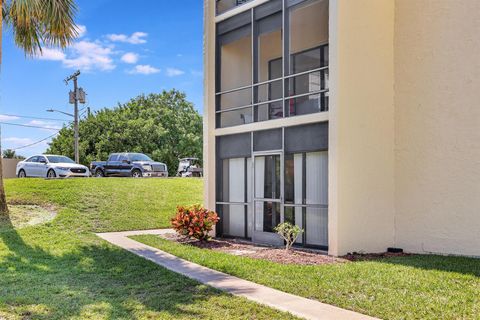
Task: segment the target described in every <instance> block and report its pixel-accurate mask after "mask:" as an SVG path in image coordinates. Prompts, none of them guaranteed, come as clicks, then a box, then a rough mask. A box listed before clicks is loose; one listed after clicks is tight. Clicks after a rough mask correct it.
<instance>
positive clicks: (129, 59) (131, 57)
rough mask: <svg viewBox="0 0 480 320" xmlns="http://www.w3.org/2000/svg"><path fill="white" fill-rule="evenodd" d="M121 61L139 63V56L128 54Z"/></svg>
mask: <svg viewBox="0 0 480 320" xmlns="http://www.w3.org/2000/svg"><path fill="white" fill-rule="evenodd" d="M120 59H121V60H122V61H123V62H125V63H137V61H138V54H136V53H133V52H127V53H125V54H124V55H123V56H122V57H121V58H120Z"/></svg>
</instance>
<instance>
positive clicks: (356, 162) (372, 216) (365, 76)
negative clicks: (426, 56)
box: [329, 0, 394, 255]
mask: <svg viewBox="0 0 480 320" xmlns="http://www.w3.org/2000/svg"><path fill="white" fill-rule="evenodd" d="M393 28H394V2H393V1H385V0H362V1H360V0H356V1H351V0H337V1H331V3H330V74H331V79H330V81H331V82H330V97H331V106H330V111H329V119H330V128H329V135H330V137H329V139H330V141H329V165H330V172H329V191H330V195H329V235H330V236H329V245H330V247H329V253H330V254H333V255H342V254H345V253H347V252H352V251H360V250H361V251H367V252H380V251H385V250H386V248H387V247H388V246H391V245H393V243H394V227H393V226H394V224H393V222H394V180H393V179H394V145H393V143H394V103H393V72H394V71H393Z"/></svg>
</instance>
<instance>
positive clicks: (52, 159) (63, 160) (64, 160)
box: [47, 156, 75, 163]
mask: <svg viewBox="0 0 480 320" xmlns="http://www.w3.org/2000/svg"><path fill="white" fill-rule="evenodd" d="M47 159H48V162H50V163H75V161H73V160H72V159H70V158H69V157H64V156H47Z"/></svg>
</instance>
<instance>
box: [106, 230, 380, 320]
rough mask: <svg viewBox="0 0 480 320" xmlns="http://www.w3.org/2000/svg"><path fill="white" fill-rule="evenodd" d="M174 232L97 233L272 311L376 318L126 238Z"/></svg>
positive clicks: (356, 319)
mask: <svg viewBox="0 0 480 320" xmlns="http://www.w3.org/2000/svg"><path fill="white" fill-rule="evenodd" d="M171 232H173V230H170V229H162V230H143V231H125V232H111V233H99V234H97V235H98V236H99V237H101V238H102V239H105V240H106V241H108V242H110V243H112V244H114V245H116V246H119V247H121V248H123V249H125V250H128V251H130V252H132V253H135V254H136V255H139V256H141V257H143V258H145V259H148V260H150V261H153V262H155V263H156V264H158V265H160V266H162V267H164V268H167V269H169V270H171V271H173V272H176V273H179V274H182V275H184V276H186V277H188V278H191V279H194V280H197V281H199V282H201V283H204V284H207V285H209V286H212V287H214V288H217V289H220V290H222V291H225V292H228V293H230V294H233V295H236V296H241V297H245V298H247V299H249V300H252V301H255V302H257V303H260V304H264V305H267V306H270V307H272V308H275V309H278V310H281V311H286V312H290V313H291V314H294V315H296V316H298V317H301V318H305V319H321V320H327V319H329V320H330V319H335V320H337V319H342V320H366V319H375V318H372V317H369V316H365V315H362V314H360V313H356V312H353V311H349V310H344V309H341V308H338V307H335V306H331V305H328V304H325V303H321V302H319V301H316V300H310V299H306V298H302V297H299V296H295V295H292V294H289V293H285V292H282V291H279V290H275V289H272V288H269V287H266V286H262V285H259V284H256V283H254V282H251V281H247V280H243V279H240V278H237V277H234V276H231V275H228V274H225V273H222V272H219V271H215V270H212V269H209V268H206V267H203V266H200V265H198V264H196V263H192V262H189V261H186V260H184V259H180V258H178V257H176V256H174V255H172V254H169V253H167V252H165V251H162V250H159V249H156V248H153V247H151V246H148V245H145V244H143V243H140V242H137V241H134V240H132V239H129V238H128V237H129V236H133V235H144V234H152V235H159V234H164V233H171Z"/></svg>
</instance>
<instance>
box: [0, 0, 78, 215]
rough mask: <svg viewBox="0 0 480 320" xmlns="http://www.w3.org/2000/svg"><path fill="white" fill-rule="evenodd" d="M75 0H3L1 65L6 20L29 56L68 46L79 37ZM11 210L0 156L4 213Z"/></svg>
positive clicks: (0, 204) (1, 210)
mask: <svg viewBox="0 0 480 320" xmlns="http://www.w3.org/2000/svg"><path fill="white" fill-rule="evenodd" d="M76 10H77V7H76V5H75V2H74V0H0V13H1V14H0V66H1V63H2V62H1V61H2V33H3V23H5V25H6V26H7V29H8V30H10V31H12V33H13V38H14V41H15V44H16V45H17V46H18V47H19V48H21V49H22V50H23V51H24V52H25V54H26V55H27V56H33V55H35V54H37V53H39V52H41V51H42V46H47V47H60V48H65V47H67V46H68V45H69V44H70V43H71V42H72V41H73V40H74V39H75V37H76V36H77V34H78V32H77V28H76V26H75V22H74V19H73V18H74V15H75V13H76ZM7 213H8V206H7V201H6V198H5V189H4V186H3V178H2V159H1V157H0V215H1V214H4V215H5V214H7Z"/></svg>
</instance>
